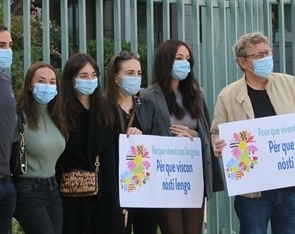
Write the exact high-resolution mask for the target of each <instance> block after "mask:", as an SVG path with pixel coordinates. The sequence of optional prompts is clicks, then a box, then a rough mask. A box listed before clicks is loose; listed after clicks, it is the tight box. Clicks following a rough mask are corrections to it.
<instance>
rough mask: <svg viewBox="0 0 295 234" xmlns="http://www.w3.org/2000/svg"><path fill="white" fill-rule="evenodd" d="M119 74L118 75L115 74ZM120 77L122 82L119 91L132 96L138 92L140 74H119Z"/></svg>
mask: <svg viewBox="0 0 295 234" xmlns="http://www.w3.org/2000/svg"><path fill="white" fill-rule="evenodd" d="M117 76H119V75H117ZM119 77H120V78H122V80H123V83H122V85H119V84H118V85H119V87H120V89H121V91H122V92H123V93H124V94H125V95H127V96H132V95H135V94H137V93H138V92H139V90H140V85H141V77H140V76H123V77H121V76H119Z"/></svg>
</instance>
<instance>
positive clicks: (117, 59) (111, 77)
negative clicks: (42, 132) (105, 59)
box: [104, 51, 140, 130]
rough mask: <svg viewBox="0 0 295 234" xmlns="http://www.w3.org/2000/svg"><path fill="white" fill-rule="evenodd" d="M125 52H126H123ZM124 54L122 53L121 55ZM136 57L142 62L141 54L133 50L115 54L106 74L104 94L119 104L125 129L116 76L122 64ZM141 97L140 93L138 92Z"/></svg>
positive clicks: (120, 115)
mask: <svg viewBox="0 0 295 234" xmlns="http://www.w3.org/2000/svg"><path fill="white" fill-rule="evenodd" d="M123 52H124V53H123ZM121 54H122V55H121ZM131 59H135V60H137V61H138V62H139V63H140V60H139V55H138V54H137V53H135V52H133V51H131V52H128V51H121V52H120V53H119V54H118V55H116V56H114V57H113V58H112V59H111V61H110V62H109V64H108V66H107V74H106V90H105V93H104V96H105V97H106V99H108V100H109V101H111V102H112V103H113V104H114V105H116V106H117V110H118V113H119V117H120V123H121V128H122V129H123V130H124V129H125V128H126V126H125V121H124V119H123V114H122V111H121V110H120V106H119V104H118V97H119V88H118V85H117V84H116V76H117V74H118V73H119V71H120V69H121V67H122V64H123V63H124V62H126V61H128V60H131ZM137 96H138V98H139V93H138V95H137Z"/></svg>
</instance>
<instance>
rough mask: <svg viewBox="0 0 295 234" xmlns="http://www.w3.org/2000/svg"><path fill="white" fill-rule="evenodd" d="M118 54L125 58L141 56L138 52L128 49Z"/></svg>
mask: <svg viewBox="0 0 295 234" xmlns="http://www.w3.org/2000/svg"><path fill="white" fill-rule="evenodd" d="M117 56H121V57H122V58H124V59H131V58H135V59H139V58H140V56H139V54H138V53H137V52H135V51H126V50H122V51H121V52H119V53H118V55H117Z"/></svg>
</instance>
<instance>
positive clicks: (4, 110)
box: [0, 24, 16, 234]
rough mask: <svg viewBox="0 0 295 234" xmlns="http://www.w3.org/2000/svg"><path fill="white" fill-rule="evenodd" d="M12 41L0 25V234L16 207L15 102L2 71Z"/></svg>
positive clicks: (6, 77)
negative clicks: (12, 166) (13, 170)
mask: <svg viewBox="0 0 295 234" xmlns="http://www.w3.org/2000/svg"><path fill="white" fill-rule="evenodd" d="M11 45H12V40H11V36H10V33H9V32H8V31H7V28H6V27H5V26H4V25H2V24H0V132H1V133H0V233H1V234H2V233H3V234H6V233H8V231H9V228H10V223H11V219H12V215H13V213H14V210H15V205H16V191H15V188H14V185H13V183H12V180H11V173H10V166H9V161H10V154H11V141H12V135H13V130H14V124H15V113H16V107H15V100H14V95H13V90H12V85H11V79H10V77H9V76H8V75H7V74H5V73H4V72H2V69H8V68H10V65H11V62H12V51H11Z"/></svg>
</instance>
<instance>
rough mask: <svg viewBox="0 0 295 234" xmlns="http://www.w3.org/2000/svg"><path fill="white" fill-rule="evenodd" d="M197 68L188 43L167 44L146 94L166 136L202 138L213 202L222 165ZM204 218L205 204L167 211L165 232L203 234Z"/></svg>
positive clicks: (206, 179)
mask: <svg viewBox="0 0 295 234" xmlns="http://www.w3.org/2000/svg"><path fill="white" fill-rule="evenodd" d="M193 66H194V57H193V54H192V52H191V50H190V49H189V47H188V46H187V44H186V43H184V42H182V41H178V40H167V41H165V42H164V43H163V44H162V45H160V47H159V49H158V52H157V55H156V58H155V62H154V77H153V84H152V85H151V86H149V87H148V88H147V89H146V90H144V91H142V95H143V96H144V97H146V98H148V99H149V100H151V101H152V102H153V103H154V105H155V107H156V109H157V112H156V113H157V116H156V118H157V122H158V123H159V125H160V129H161V135H162V136H180V137H189V138H190V139H193V138H194V137H200V138H201V142H202V157H203V170H204V185H205V196H206V197H207V199H210V198H211V196H212V193H213V191H220V190H223V182H222V175H221V170H220V167H219V162H218V161H217V160H216V159H215V157H214V156H213V154H212V153H211V152H212V149H211V146H210V132H209V127H210V119H209V114H208V109H207V106H206V103H205V101H204V98H203V95H202V93H201V91H200V86H199V83H198V82H197V80H196V78H195V76H194V73H193ZM213 171H214V174H213ZM215 179H216V181H215ZM213 182H214V184H213ZM215 182H216V183H215ZM213 185H214V186H213ZM175 199H177V198H175ZM203 216H204V202H203V205H202V207H201V208H190V209H181V208H180V209H178V208H177V209H176V208H170V209H163V211H162V212H161V221H160V226H161V231H162V233H164V234H166V233H167V234H174V233H175V234H199V233H201V231H202V225H203Z"/></svg>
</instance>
